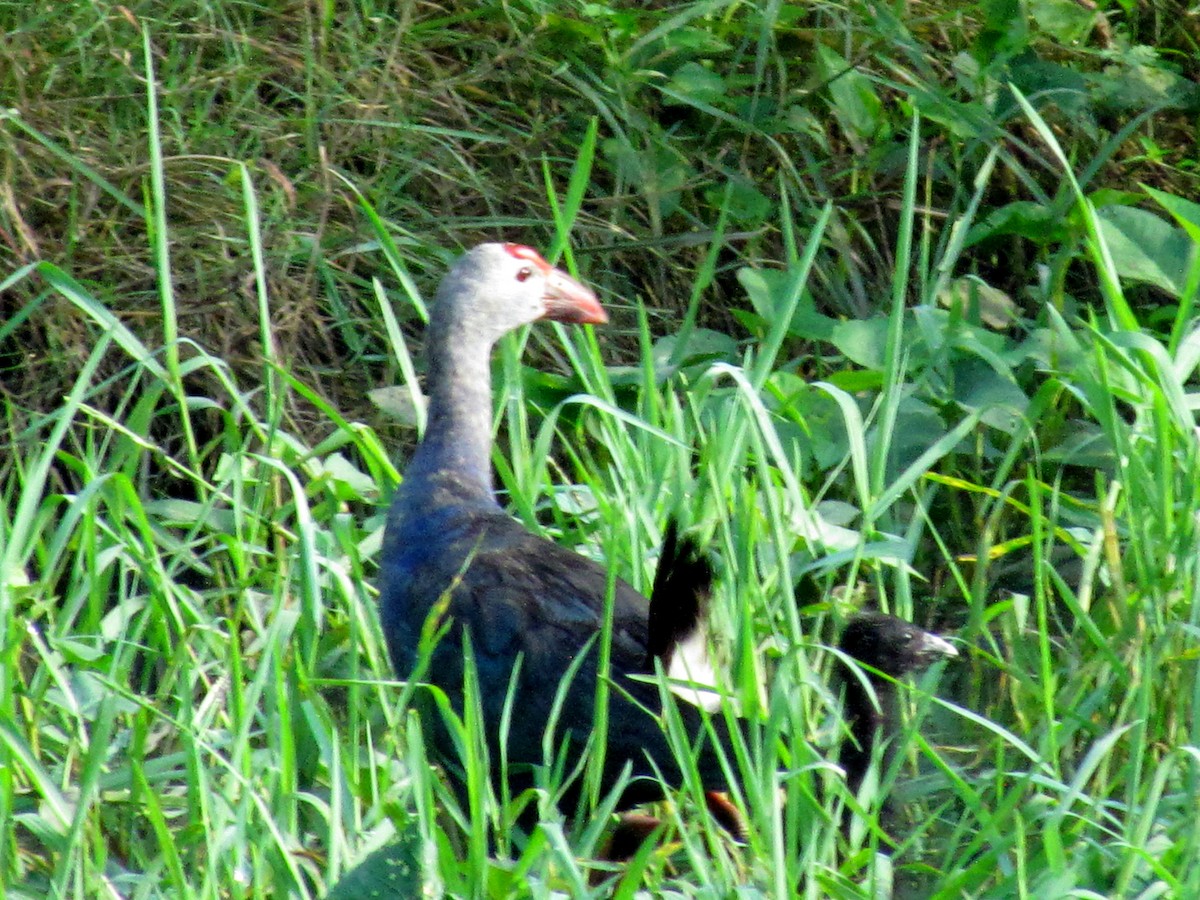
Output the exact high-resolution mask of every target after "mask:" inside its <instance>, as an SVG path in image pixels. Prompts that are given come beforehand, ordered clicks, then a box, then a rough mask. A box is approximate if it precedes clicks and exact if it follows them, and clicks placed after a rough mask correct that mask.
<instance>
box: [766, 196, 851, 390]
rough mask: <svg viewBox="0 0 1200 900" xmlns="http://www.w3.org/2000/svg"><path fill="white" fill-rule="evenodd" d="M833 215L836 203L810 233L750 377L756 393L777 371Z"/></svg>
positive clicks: (823, 211)
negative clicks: (781, 353)
mask: <svg viewBox="0 0 1200 900" xmlns="http://www.w3.org/2000/svg"><path fill="white" fill-rule="evenodd" d="M832 214H833V204H832V203H826V204H825V205H824V206H823V207H821V212H820V213H818V215H817V220H816V221H815V222H814V223H813V227H812V231H810V232H809V235H808V240H807V241H806V242H805V245H804V252H803V254H801V256H800V264H799V265H798V266H797V267H796V268H795V269H794V270H792V271H791V278H790V279H789V281H788V286H787V299H786V300H784V302H783V306H782V308H779V309H777V310H776V316H775V318H774V321H772V322H771V329H770V331H768V332H767V337H766V340H764V341H763V342H762V347H761V349H760V351H759V355H758V359H757V360H756V362H755V366H754V372H753V373H752V374H751V376H750V383H751V384H753V385H754V389H755V390H756V391H762V389H763V385H765V384H766V383H767V379H768V378H769V377H770V375H771V373H772V372H773V371H774V370H775V366H776V363H777V361H778V359H779V351H780V349H781V348H782V347H783V342H784V339H785V338H786V337H787V335H788V331H789V329H790V328H791V325H792V318H793V317H794V316H795V314H796V306H797V305H798V304H799V302H800V296H801V295H802V294H803V293H804V288H805V286H806V285H807V284H808V276H809V273H810V272H811V271H812V266H813V263H814V262H815V261H816V258H817V251H818V250H820V247H821V240H822V238H824V236H825V227H826V226H827V225H828V224H829V218H830V216H831V215H832Z"/></svg>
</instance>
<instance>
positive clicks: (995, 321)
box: [937, 275, 1019, 331]
mask: <svg viewBox="0 0 1200 900" xmlns="http://www.w3.org/2000/svg"><path fill="white" fill-rule="evenodd" d="M937 300H938V304H939V305H941V306H944V307H946V308H947V309H955V308H957V309H958V310H959V312H960V313H961V315H962V316H963V317H964V318H965V319H967V321H974V320H975V317H976V316H978V321H980V322H982V323H983V324H984V325H987V326H988V327H989V328H995V329H998V330H1001V331H1002V330H1004V329H1005V328H1008V327H1009V326H1010V325H1012V323H1013V322H1014V321H1015V320H1016V318H1017V315H1018V312H1019V310H1018V308H1017V304H1016V303H1014V302H1013V300H1012V298H1011V297H1009V296H1008V294H1006V293H1005V292H1004V291H1002V290H1000V289H999V288H994V287H992V286H991V285H990V284H988V283H986V282H985V281H983V279H981V278H978V277H976V276H974V275H968V276H966V277H964V278H956V279H954V281H952V282H950V283H949V284H948V285H946V286H945V288H943V289H942V290H941V291H939V292H938V298H937Z"/></svg>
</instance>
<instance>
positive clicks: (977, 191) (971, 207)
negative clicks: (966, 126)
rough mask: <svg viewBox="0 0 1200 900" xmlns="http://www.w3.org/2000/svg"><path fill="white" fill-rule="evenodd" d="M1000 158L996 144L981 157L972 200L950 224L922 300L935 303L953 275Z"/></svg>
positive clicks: (974, 181)
mask: <svg viewBox="0 0 1200 900" xmlns="http://www.w3.org/2000/svg"><path fill="white" fill-rule="evenodd" d="M999 158H1000V149H999V148H998V147H993V148H992V149H991V150H989V151H988V155H987V156H985V157H984V160H983V162H982V163H981V164H980V166H979V170H978V171H977V172H976V173H975V178H974V180H973V186H974V191H973V192H972V194H971V199H970V200H969V201H967V208H966V209H965V210H963V212H962V214H961V215H960V216H959V217H958V218H957V219H956V220H955V221H954V224H952V225H951V226H950V229H949V235H948V237H947V239H946V244H945V246H944V247H943V248H942V253H941V256H940V258H939V260H938V263H937V266H936V267H935V268H934V279H933V284H932V285H930V287H929V290H928V291H927V292H926V293H925V295H924V298H923V302H925V303H927V304H928V305H930V306H934V305H935V304H936V303H937V298H938V297H939V296H940V295H941V294H942V292H943V291H944V290H945V289H946V283H947V282H948V281H949V280H950V278H951V277H952V276H953V274H954V270H955V267H956V266H957V265H958V261H959V258H960V257H961V256H962V251H963V244H964V243H966V240H967V233H968V232H969V231H970V230H971V226H972V225H973V224H974V223H975V216H976V214H977V213H978V212H979V206H980V204H982V203H983V197H984V194H985V193H986V191H987V189H988V187H990V185H991V180H992V172H993V170H994V169H995V168H996V160H997V159H999ZM931 208H932V207H931Z"/></svg>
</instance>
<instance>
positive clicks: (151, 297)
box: [0, 0, 1200, 898]
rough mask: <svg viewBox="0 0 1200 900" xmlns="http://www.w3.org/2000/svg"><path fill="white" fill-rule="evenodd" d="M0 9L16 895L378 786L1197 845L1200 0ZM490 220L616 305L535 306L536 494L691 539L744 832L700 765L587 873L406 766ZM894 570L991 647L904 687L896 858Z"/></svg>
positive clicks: (316, 877)
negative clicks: (720, 806)
mask: <svg viewBox="0 0 1200 900" xmlns="http://www.w3.org/2000/svg"><path fill="white" fill-rule="evenodd" d="M0 31H2V33H3V35H4V37H3V40H2V41H0V86H3V88H4V90H3V96H4V97H5V101H4V103H5V105H6V107H7V108H6V109H5V110H4V111H3V112H0V141H2V142H3V148H4V154H3V167H2V169H0V260H2V268H0V367H2V368H0V371H2V372H3V378H2V379H0V394H2V396H3V402H4V412H5V424H6V441H5V443H6V448H5V452H4V453H3V454H0V498H2V499H0V629H2V634H3V640H2V641H0V885H3V887H4V893H5V896H11V897H38V898H41V897H48V896H51V897H96V896H105V897H109V896H111V897H118V896H119V897H206V898H207V897H213V898H216V897H284V896H299V897H306V896H321V895H323V894H324V893H325V892H326V891H327V890H328V889H329V888H330V887H331V886H332V885H334V884H335V883H336V882H337V881H338V880H339V879H341V878H342V877H343V876H344V875H345V874H346V873H347V872H348V871H349V870H351V869H352V868H353V866H354V864H355V863H356V862H357V861H358V860H359V859H360V858H362V857H363V856H364V855H366V854H368V853H369V852H370V851H372V850H373V849H375V848H376V847H378V846H380V845H383V844H387V843H389V842H391V841H393V840H394V839H395V837H396V835H397V834H399V835H400V843H399V845H398V846H399V849H398V850H396V849H394V850H391V851H384V853H385V854H390V855H391V857H393V860H392V861H393V862H395V863H396V864H395V865H393V866H391V867H390V868H391V871H392V872H401V873H403V875H404V877H406V878H408V877H411V878H412V879H413V880H414V882H415V881H420V882H422V883H423V884H424V889H425V890H426V892H428V893H430V894H435V893H436V892H437V891H438V890H445V891H447V892H448V893H450V894H452V895H454V896H473V897H508V896H529V897H549V896H588V895H590V894H594V895H595V896H613V894H614V887H613V882H614V880H615V879H619V882H618V884H617V887H616V888H615V891H616V896H620V897H631V896H635V895H636V894H637V893H638V892H653V893H654V895H656V896H660V895H661V896H689V897H691V896H695V897H725V896H730V895H731V894H732V893H733V892H734V891H735V890H736V891H739V892H740V893H739V894H738V896H745V897H750V896H786V895H788V894H790V893H791V892H793V891H795V890H797V889H798V890H799V891H801V892H802V893H803V894H805V895H807V896H812V897H817V896H834V897H860V896H867V897H870V896H877V895H879V893H880V892H881V891H885V890H888V889H889V886H890V889H892V890H894V892H895V893H896V894H898V895H899V894H905V893H908V894H910V895H912V896H919V897H929V896H945V897H963V896H966V897H996V898H1010V897H1024V896H1030V895H1037V896H1039V897H1040V898H1051V897H1065V896H1093V897H1147V898H1149V897H1160V896H1175V897H1193V896H1200V834H1198V833H1197V831H1196V829H1195V827H1194V820H1195V796H1196V791H1197V780H1198V778H1200V771H1198V759H1200V749H1198V748H1200V734H1198V733H1197V728H1198V727H1200V725H1197V719H1198V715H1197V714H1198V713H1200V694H1198V693H1197V692H1198V690H1200V688H1198V687H1197V685H1200V679H1198V678H1197V651H1196V647H1197V642H1198V641H1200V607H1198V606H1197V604H1196V602H1195V600H1196V595H1197V591H1200V579H1198V578H1197V571H1196V569H1197V565H1198V563H1200V534H1198V529H1200V518H1198V513H1200V496H1197V494H1198V493H1200V445H1198V444H1197V437H1198V434H1200V432H1198V431H1197V427H1196V417H1195V410H1196V409H1197V408H1198V407H1200V391H1198V390H1197V387H1196V370H1197V365H1198V364H1200V329H1198V328H1197V316H1196V299H1197V294H1198V292H1200V253H1198V252H1197V249H1196V248H1197V244H1198V243H1200V204H1197V203H1195V202H1194V201H1192V200H1191V199H1189V198H1192V197H1196V196H1198V195H1200V184H1198V182H1200V168H1198V167H1200V154H1198V152H1197V145H1196V136H1197V135H1196V122H1197V121H1198V119H1200V117H1198V116H1197V113H1198V112H1200V85H1198V83H1197V82H1198V81H1200V52H1197V51H1198V48H1197V42H1198V40H1200V29H1198V28H1197V24H1196V17H1195V15H1194V14H1193V13H1189V12H1187V11H1185V10H1183V9H1182V8H1181V7H1180V6H1178V5H1177V4H1170V3H1165V2H1150V3H1142V4H1136V3H1133V2H1125V0H1110V2H1100V3H1097V4H1092V3H1090V2H1083V0H1078V2H1073V0H1028V2H1026V3H1019V2H1017V0H984V2H976V3H966V4H963V3H932V4H927V5H922V4H893V5H888V4H883V3H859V2H852V3H849V4H832V3H821V2H816V3H783V2H778V0H771V2H762V3H747V2H738V0H697V2H688V3H677V4H667V3H658V2H655V3H643V4H634V3H628V4H613V3H609V4H603V3H583V2H572V3H560V2H551V0H509V2H505V3H499V2H491V0H489V2H479V3H473V4H453V3H444V4H437V3H409V2H392V3H382V2H373V0H353V2H345V3H341V4H334V3H289V4H265V3H254V2H231V0H208V2H205V3H196V2H186V0H166V2H162V0H160V2H155V3H150V2H146V0H142V2H131V3H128V4H126V5H124V6H122V5H117V4H107V3H87V2H82V0H61V2H58V0H56V2H50V0H42V2H12V3H6V4H0ZM501 236H502V237H504V238H506V239H515V240H520V241H523V242H526V243H529V244H532V245H535V246H538V247H540V248H542V249H543V250H545V251H546V253H547V255H548V256H550V257H551V258H555V257H561V259H562V261H563V264H564V265H567V266H569V267H572V268H574V269H576V270H577V271H578V272H579V273H580V275H581V277H583V278H585V279H586V280H588V281H589V282H590V283H592V284H595V285H596V286H597V288H598V290H599V291H600V293H601V295H602V299H603V300H604V301H605V303H606V305H607V306H608V307H609V309H610V311H612V313H613V320H614V321H613V324H612V326H610V327H609V328H608V329H605V330H596V331H595V332H594V333H593V332H591V331H588V332H586V333H585V332H584V331H582V330H578V329H577V330H565V329H562V328H557V327H555V328H551V327H544V326H537V327H535V328H534V329H533V330H531V331H530V332H528V333H527V335H526V336H525V337H524V338H523V339H521V340H512V341H509V342H506V343H505V344H504V346H503V348H502V350H501V352H500V354H499V355H498V358H497V363H496V365H497V372H498V376H499V377H498V379H497V381H498V383H499V384H500V385H501V389H500V390H499V391H498V395H497V414H498V429H499V431H498V433H499V435H500V440H499V443H498V452H497V455H496V459H495V463H496V469H497V473H498V476H499V481H500V482H501V484H502V485H503V489H504V491H505V492H506V499H507V501H508V504H509V505H510V507H511V509H512V511H513V513H514V514H515V515H517V516H518V517H520V518H521V519H522V520H523V521H525V522H526V523H527V524H528V525H529V526H530V527H531V528H534V529H537V530H540V531H542V532H544V533H547V534H551V535H553V536H554V537H555V538H556V539H557V540H559V541H561V542H563V543H566V544H571V545H578V548H579V550H580V552H583V553H586V554H588V555H590V556H593V557H595V558H598V559H603V560H606V561H607V562H608V563H609V564H610V565H611V566H612V567H613V569H614V571H615V572H616V573H618V574H620V575H621V576H622V577H625V578H627V579H628V580H630V581H631V582H632V583H634V584H635V585H636V586H640V587H643V588H645V587H648V584H649V577H650V572H651V569H652V566H653V560H654V553H655V548H656V547H657V546H658V544H659V541H660V539H661V529H662V527H663V523H664V522H665V519H666V517H667V516H668V515H669V514H672V513H674V514H679V515H681V516H682V517H683V518H684V519H685V520H686V521H687V522H688V523H691V524H692V525H694V526H696V527H697V528H698V529H699V530H700V531H701V532H702V533H703V534H705V535H710V536H711V541H710V546H711V548H712V551H713V554H714V558H715V559H716V560H717V562H718V567H719V572H720V575H719V579H718V581H719V586H718V594H719V595H718V598H717V609H716V613H715V615H716V627H717V630H718V632H719V634H720V638H721V639H720V648H719V649H720V651H721V654H722V657H723V659H724V661H725V662H726V663H727V664H728V665H727V669H728V673H729V684H728V685H727V687H728V688H729V690H730V692H731V693H733V694H735V695H737V696H738V697H739V699H740V702H741V708H742V709H743V710H744V711H745V712H746V713H747V714H748V715H749V716H750V717H751V718H752V719H753V721H754V723H755V724H754V729H755V732H754V733H755V734H757V735H758V736H759V737H760V738H761V740H759V741H758V743H757V744H756V746H754V747H752V748H749V751H752V752H748V753H747V754H746V758H744V759H740V760H738V761H737V763H738V765H739V766H740V767H741V770H742V773H743V776H744V778H743V783H744V786H745V788H744V791H743V794H742V796H740V797H739V798H737V799H738V801H739V803H740V804H741V806H742V807H743V808H744V809H745V810H746V812H747V815H748V821H749V832H750V833H749V838H748V841H747V843H746V844H745V845H744V846H743V845H738V844H735V843H734V842H732V841H731V840H730V839H729V837H728V836H727V835H725V834H724V833H723V832H721V831H720V829H718V828H716V826H715V825H714V824H713V823H712V822H711V821H710V820H709V818H708V817H707V816H706V815H705V814H704V813H703V811H702V807H701V806H700V803H699V798H697V797H694V796H693V795H692V793H691V792H688V791H684V792H682V793H681V794H680V795H679V796H678V798H677V799H676V801H675V802H672V803H670V804H666V805H664V808H663V810H662V812H663V813H664V815H666V816H667V818H668V819H669V820H670V821H671V822H672V830H671V832H670V834H669V835H668V839H667V840H666V841H665V842H664V843H662V844H661V845H659V846H658V847H655V848H652V849H648V850H647V852H645V853H644V854H642V855H641V856H639V858H638V859H637V860H636V861H635V862H634V863H633V864H631V865H630V866H629V867H628V868H623V869H621V870H620V871H616V870H614V871H612V872H611V873H610V872H608V871H606V870H605V869H604V868H603V866H601V865H600V864H597V863H595V862H594V858H595V856H596V851H597V848H598V847H599V845H600V843H601V842H602V840H603V837H604V834H605V830H606V829H607V828H608V827H609V825H610V818H609V817H608V816H607V815H604V814H603V810H601V812H600V813H597V814H595V815H592V816H585V817H582V818H575V817H565V818H564V817H562V816H559V815H557V814H556V813H552V812H550V810H549V809H548V810H547V818H546V822H545V824H544V825H543V827H542V828H541V829H540V830H538V831H537V832H536V833H535V834H534V835H532V836H529V837H528V838H526V836H524V835H517V834H514V833H513V832H512V830H511V828H510V827H509V826H510V824H511V819H512V810H511V809H509V808H506V806H505V805H504V804H503V803H502V802H500V801H498V800H497V799H496V798H494V797H482V798H480V804H481V808H482V809H483V810H484V812H485V814H486V818H487V821H488V824H489V828H487V829H483V828H478V827H474V828H472V827H469V823H467V822H466V820H465V818H464V814H463V812H462V810H460V809H458V808H457V804H456V803H455V801H454V799H453V797H452V796H450V795H448V794H447V791H446V790H445V788H444V786H443V785H442V784H441V782H440V781H439V780H438V779H437V778H436V776H435V775H434V774H433V773H432V771H431V770H430V768H429V767H428V765H427V764H426V762H425V759H424V756H423V748H422V743H421V741H420V740H419V739H418V738H417V734H418V732H417V725H416V722H415V721H414V717H413V715H412V712H411V710H410V706H409V702H408V701H409V700H410V699H411V697H412V693H411V691H410V690H406V689H405V688H403V687H402V686H401V685H400V684H398V683H397V682H396V681H395V680H394V676H393V673H392V672H391V669H390V666H389V664H388V660H387V658H386V654H385V652H384V650H383V647H382V644H381V641H380V637H379V634H378V624H377V620H376V616H375V610H374V602H375V601H374V596H375V591H374V588H373V578H374V573H375V570H376V556H377V553H378V551H379V544H380V537H381V532H382V525H383V510H384V509H385V506H386V502H387V499H388V497H389V495H390V493H391V491H392V489H393V488H394V486H395V484H396V482H397V480H398V478H399V474H398V471H400V470H402V468H403V466H402V460H403V459H404V458H405V457H406V456H407V453H408V452H409V450H410V449H411V447H412V445H413V443H414V441H415V440H416V436H417V433H418V430H417V424H418V423H419V421H420V409H421V395H420V392H419V388H418V384H419V374H420V369H421V365H422V363H421V359H420V354H419V340H420V333H421V324H422V322H423V319H424V316H425V306H424V301H423V298H426V299H427V298H429V297H431V296H432V288H433V285H434V284H435V283H436V281H437V279H438V278H439V277H440V275H441V274H442V273H443V272H444V271H445V266H446V263H447V261H448V260H449V259H450V258H452V257H453V255H454V254H455V253H456V252H457V251H458V249H459V248H461V247H463V246H466V245H469V244H472V243H474V242H476V241H478V240H481V239H494V238H497V237H501ZM526 345H528V346H526ZM864 604H874V605H880V606H884V607H886V608H888V609H891V610H893V611H897V612H899V613H900V614H902V615H905V616H907V617H910V618H913V619H915V620H917V621H919V622H921V623H922V624H927V625H934V626H937V627H938V628H939V629H940V630H942V631H947V630H949V631H952V632H954V633H955V634H956V635H957V642H958V645H959V647H960V649H961V650H962V651H963V653H964V656H965V659H964V660H962V661H960V662H958V663H956V664H954V665H952V666H950V667H944V668H943V669H942V670H941V673H940V677H939V675H938V673H937V672H934V673H931V677H926V678H925V679H923V680H922V682H921V686H920V687H919V688H917V689H915V690H913V691H912V692H910V696H911V698H912V700H913V702H912V703H911V704H910V706H911V707H912V710H911V711H912V712H913V716H912V717H911V718H913V719H914V720H916V721H920V720H921V719H924V721H923V724H922V731H921V732H920V733H917V732H916V731H915V730H913V731H912V733H911V734H910V735H909V739H908V742H907V744H906V748H905V752H904V753H903V754H901V756H902V759H903V761H904V766H903V769H902V770H901V771H899V772H891V773H888V775H887V778H889V779H890V780H892V781H895V782H896V791H897V795H898V796H901V797H902V798H903V800H904V803H905V805H906V806H907V808H908V810H909V813H910V816H911V818H912V821H913V828H912V830H911V838H910V839H909V840H908V841H906V842H905V844H904V846H903V847H902V848H901V849H900V851H899V852H898V853H897V854H896V855H895V856H894V857H892V858H891V859H888V858H887V857H886V856H884V855H881V854H876V853H874V852H872V851H873V849H874V848H875V847H876V846H877V844H878V840H879V835H878V833H877V831H873V830H872V829H871V828H870V827H866V826H865V825H864V827H858V828H856V829H852V830H851V832H850V833H849V835H848V836H847V835H845V834H843V833H842V831H841V829H840V823H841V819H842V817H841V815H840V812H839V809H840V808H841V806H842V805H844V804H847V803H849V804H851V805H853V804H854V803H855V801H854V800H853V798H851V797H849V796H848V795H847V794H846V792H845V790H844V788H842V787H841V784H842V782H841V779H840V775H839V773H838V770H837V769H836V767H835V766H833V765H832V764H830V763H829V761H828V757H827V755H826V754H827V753H828V751H829V749H830V748H831V747H833V746H835V745H836V741H837V736H838V730H837V729H838V725H837V718H836V710H837V698H836V696H834V695H833V693H832V691H831V689H830V688H829V686H828V681H827V675H828V673H829V671H830V664H831V656H830V651H829V650H828V645H829V644H830V643H831V641H832V639H833V637H834V635H835V633H836V630H837V628H838V627H839V626H840V624H841V623H842V622H844V621H845V618H846V616H847V615H848V613H849V612H850V611H852V610H853V609H856V608H858V607H860V606H862V605H864ZM470 724H471V723H470V720H469V717H468V721H467V722H466V723H465V725H466V730H465V732H464V733H466V734H467V735H470ZM475 737H476V738H477V737H478V736H477V735H476V736H475ZM676 737H677V738H678V737H679V736H678V735H677V736H676ZM470 740H471V738H468V742H470ZM859 821H860V824H861V823H864V822H865V821H866V820H863V819H860V820H859ZM379 858H380V857H375V859H379ZM606 875H607V876H609V880H608V881H607V882H605V880H604V876H606ZM351 877H352V878H353V879H360V880H359V881H354V882H351V885H350V887H349V888H348V890H349V893H345V894H343V896H362V895H363V894H364V892H365V889H363V888H362V887H361V885H362V883H363V882H362V881H361V879H362V878H364V877H369V875H366V876H364V874H363V870H359V872H358V873H356V874H355V875H352V876H351ZM797 886H798V888H797ZM344 890H346V889H344ZM399 890H400V893H401V895H403V892H404V890H407V889H399Z"/></svg>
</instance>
